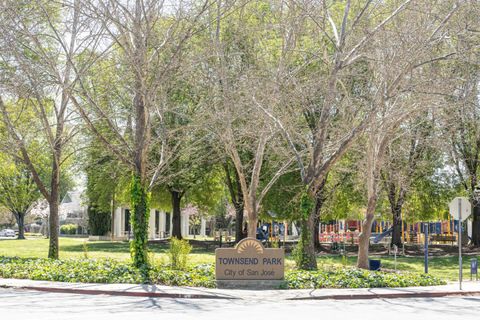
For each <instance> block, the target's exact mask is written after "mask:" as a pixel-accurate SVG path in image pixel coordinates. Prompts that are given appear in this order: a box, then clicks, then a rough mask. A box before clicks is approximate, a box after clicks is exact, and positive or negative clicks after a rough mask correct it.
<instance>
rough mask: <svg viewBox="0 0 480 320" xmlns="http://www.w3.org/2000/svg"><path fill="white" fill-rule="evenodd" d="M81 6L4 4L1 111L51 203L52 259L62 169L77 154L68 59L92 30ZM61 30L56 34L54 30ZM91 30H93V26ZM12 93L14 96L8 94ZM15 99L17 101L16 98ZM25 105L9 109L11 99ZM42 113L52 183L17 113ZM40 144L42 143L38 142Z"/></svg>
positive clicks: (41, 127) (23, 158)
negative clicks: (82, 36)
mask: <svg viewBox="0 0 480 320" xmlns="http://www.w3.org/2000/svg"><path fill="white" fill-rule="evenodd" d="M77 9H78V6H76V2H75V3H74V4H73V5H72V6H69V7H63V6H61V5H60V4H58V3H51V2H49V1H36V2H35V3H32V4H31V5H28V6H25V5H24V4H23V3H22V2H15V1H8V2H3V3H2V8H1V10H2V15H1V18H0V19H1V20H0V28H1V31H2V32H1V37H0V55H1V59H2V62H3V64H2V67H3V69H2V71H3V72H4V73H5V75H8V76H5V77H2V83H1V85H2V89H3V90H2V95H1V96H0V113H1V114H2V121H3V124H4V125H5V127H6V128H7V130H8V133H9V137H10V139H11V142H12V143H13V144H12V145H13V146H14V147H15V148H16V149H17V150H18V152H19V153H20V157H19V159H20V160H21V161H22V162H23V163H24V165H25V167H26V168H28V170H29V171H30V173H31V176H32V179H33V180H34V181H35V183H36V185H37V187H38V189H39V190H40V192H41V194H42V195H43V197H44V198H45V199H46V200H47V201H48V203H49V211H50V215H49V224H50V225H49V230H50V235H49V236H50V243H49V250H48V257H49V258H55V259H57V258H58V255H59V252H58V251H59V246H58V233H59V217H58V215H59V212H58V210H59V203H60V193H61V192H60V184H61V181H60V180H61V175H62V174H61V172H62V167H64V166H65V164H66V159H68V158H69V157H70V156H71V155H72V153H71V152H72V151H73V150H72V149H73V148H72V144H71V143H72V139H73V137H74V136H75V134H76V126H75V124H74V123H72V122H69V121H71V118H72V112H71V109H70V108H69V101H70V98H69V94H70V90H71V86H72V82H74V81H73V80H72V64H71V62H70V61H69V59H68V57H69V56H73V53H74V52H75V51H76V50H77V49H78V46H77V43H76V40H77V35H78V33H80V32H82V31H85V30H86V29H85V27H86V26H88V24H86V21H85V20H80V19H79V14H78V10H77ZM52 26H55V30H54V29H53V28H52ZM87 29H88V28H87ZM7 93H8V94H7ZM12 97H13V98H12ZM15 98H20V99H23V101H25V103H20V104H18V105H16V108H14V109H9V108H8V107H7V104H10V102H11V100H13V99H15ZM22 107H23V108H28V109H29V110H31V112H32V113H34V114H36V116H37V119H38V123H39V131H38V133H37V135H41V137H42V139H43V142H44V146H45V148H47V149H48V152H49V154H50V159H51V169H50V174H49V179H48V183H47V182H46V181H44V180H42V179H41V172H40V168H39V167H38V166H37V165H36V163H35V159H34V154H32V151H31V150H32V148H31V146H30V144H31V142H32V141H35V140H33V139H28V137H29V135H28V134H27V133H26V132H24V131H23V130H22V127H21V126H19V123H18V121H17V119H18V118H17V117H16V114H18V113H21V112H22V109H21V108H22ZM37 141H38V140H37Z"/></svg>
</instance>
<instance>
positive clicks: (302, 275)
mask: <svg viewBox="0 0 480 320" xmlns="http://www.w3.org/2000/svg"><path fill="white" fill-rule="evenodd" d="M285 282H286V286H287V288H289V289H320V288H383V287H392V288H394V287H415V286H434V285H442V284H445V281H443V280H440V279H438V278H436V277H434V276H432V275H429V274H423V273H410V272H402V273H393V272H381V271H369V270H362V269H356V268H343V269H341V268H330V269H323V270H318V271H303V270H292V271H288V272H286V274H285Z"/></svg>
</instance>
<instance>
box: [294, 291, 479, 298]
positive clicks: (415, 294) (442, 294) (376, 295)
mask: <svg viewBox="0 0 480 320" xmlns="http://www.w3.org/2000/svg"><path fill="white" fill-rule="evenodd" d="M454 296H480V291H441V292H402V293H366V294H333V295H325V296H309V297H296V298H288V299H286V300H368V299H401V298H441V297H454Z"/></svg>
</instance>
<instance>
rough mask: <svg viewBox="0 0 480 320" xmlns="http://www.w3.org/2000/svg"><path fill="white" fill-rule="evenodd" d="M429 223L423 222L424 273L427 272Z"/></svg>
mask: <svg viewBox="0 0 480 320" xmlns="http://www.w3.org/2000/svg"><path fill="white" fill-rule="evenodd" d="M429 226H430V224H429V223H428V222H426V223H425V232H424V234H425V248H424V251H425V262H424V264H425V273H428V231H429V230H428V229H429Z"/></svg>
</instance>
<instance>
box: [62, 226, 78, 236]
mask: <svg viewBox="0 0 480 320" xmlns="http://www.w3.org/2000/svg"><path fill="white" fill-rule="evenodd" d="M77 229H78V226H77V225H76V224H64V225H63V226H60V233H61V234H76V233H77Z"/></svg>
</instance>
